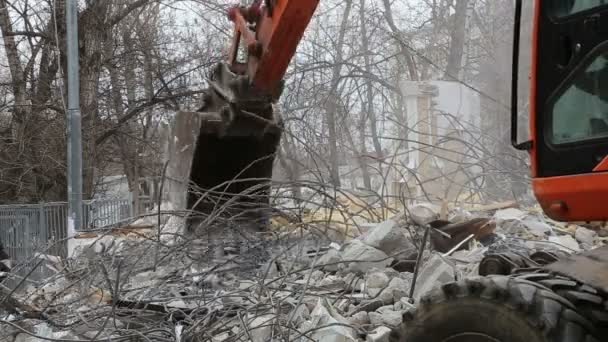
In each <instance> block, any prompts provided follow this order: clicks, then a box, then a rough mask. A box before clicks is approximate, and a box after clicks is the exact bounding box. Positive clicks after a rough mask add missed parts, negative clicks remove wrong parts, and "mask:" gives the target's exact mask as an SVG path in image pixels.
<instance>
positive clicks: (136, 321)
mask: <svg viewBox="0 0 608 342" xmlns="http://www.w3.org/2000/svg"><path fill="white" fill-rule="evenodd" d="M345 203H346V204H345V205H347V206H350V205H349V204H348V203H349V202H345ZM349 208H350V207H349ZM357 208H359V207H357ZM357 208H354V207H353V208H351V209H353V210H354V209H357ZM359 209H360V208H359ZM311 215H312V214H311ZM332 215H334V214H333V213H332ZM168 216H169V215H167V217H165V216H164V214H163V222H164V221H166V223H164V224H163V226H162V227H161V230H160V231H161V244H160V245H157V244H156V241H157V240H156V236H155V235H154V234H157V232H158V231H159V230H158V229H157V227H153V228H152V229H148V230H147V231H146V233H145V234H143V233H141V232H140V231H138V230H136V229H135V228H130V229H122V228H121V229H114V230H113V231H112V232H95V233H94V234H91V235H90V237H87V236H89V235H86V234H85V235H83V236H81V238H79V239H76V240H75V243H74V245H75V246H76V249H75V250H74V257H73V258H70V259H64V258H59V257H56V256H53V255H52V254H50V253H48V252H45V253H46V254H45V255H40V257H39V259H44V260H46V261H48V262H49V263H50V264H52V266H53V268H52V269H53V270H54V271H53V272H54V274H53V276H52V277H50V278H48V279H46V280H44V281H40V282H36V281H32V282H27V284H26V286H23V287H24V288H23V289H20V291H15V293H14V294H12V295H11V296H7V298H8V300H7V301H6V303H12V304H14V305H13V306H14V307H11V306H10V305H6V303H5V304H2V305H0V319H1V320H4V321H10V322H15V324H17V323H18V326H20V327H22V328H23V329H26V331H28V332H30V333H32V334H34V335H37V336H40V337H41V338H42V337H44V338H47V339H50V340H70V339H77V340H82V339H99V340H114V339H118V338H124V336H125V334H127V333H128V331H129V330H130V329H137V330H138V332H140V331H161V330H162V331H163V332H172V334H174V338H175V340H177V341H190V340H192V338H193V336H203V335H204V336H206V337H205V339H206V340H210V341H213V342H232V341H245V340H251V341H255V342H258V341H259V342H266V341H271V340H278V339H283V338H284V337H285V338H289V339H290V340H295V341H311V340H313V341H321V342H343V341H344V342H351V341H373V342H384V341H389V335H390V333H391V330H392V329H393V328H394V327H397V326H399V325H400V324H401V320H402V315H403V313H404V312H406V311H408V310H412V309H415V307H416V305H417V303H418V302H419V300H420V298H421V296H422V295H423V294H425V293H428V292H429V291H431V290H432V289H433V288H435V287H437V286H441V285H442V284H445V283H448V282H451V281H454V280H458V279H461V278H462V277H464V276H476V275H478V274H480V273H487V274H497V273H499V272H502V273H506V274H509V273H510V272H512V270H513V269H514V268H515V267H520V266H521V267H537V266H538V265H543V264H546V263H549V262H552V261H554V260H556V259H557V258H560V257H562V256H565V255H569V254H571V253H573V252H578V251H581V250H588V249H592V248H596V247H598V246H601V245H602V244H604V243H605V241H606V240H607V239H606V238H605V237H604V236H608V233H606V231H608V230H607V229H606V228H605V227H604V226H598V227H595V226H588V225H586V226H584V227H583V226H578V225H576V224H561V223H558V222H554V221H552V220H550V219H547V218H545V217H544V216H542V214H540V213H539V211H535V210H527V209H524V208H515V205H513V204H512V203H505V204H496V205H490V206H482V207H478V208H451V207H447V206H445V205H444V206H443V209H442V207H440V206H437V205H434V204H429V203H421V204H414V205H411V206H410V207H409V208H408V211H407V215H406V214H405V213H402V214H397V215H395V216H393V217H392V218H391V219H388V220H384V221H383V222H379V223H374V221H372V220H371V218H372V216H373V215H369V216H370V217H369V222H364V223H362V224H359V223H360V222H358V224H359V226H365V227H367V228H369V229H367V228H366V229H364V230H363V231H364V234H363V235H360V236H359V235H356V234H355V235H356V236H353V237H352V238H350V239H346V240H339V242H340V244H337V243H336V242H335V241H332V240H331V239H327V238H325V237H324V238H320V237H319V235H318V234H316V233H312V231H315V232H319V231H324V230H326V229H328V228H331V227H330V226H331V225H330V224H329V223H328V224H325V225H324V224H320V225H319V226H312V223H305V225H306V227H307V228H309V230H310V231H311V233H310V234H308V235H306V237H303V234H302V231H299V232H297V234H296V233H291V232H285V231H282V230H280V229H279V228H280V227H276V226H277V225H284V226H290V227H293V226H295V224H294V223H293V221H290V220H278V219H275V220H274V221H273V222H274V223H273V224H274V225H275V228H276V229H277V230H278V231H280V233H277V234H276V236H279V237H280V238H279V239H275V237H272V238H266V237H264V238H260V239H259V240H260V242H259V243H258V242H256V244H253V243H249V244H250V245H252V246H253V247H252V246H246V247H247V248H249V249H251V252H247V253H249V254H242V255H241V254H240V253H244V252H243V251H244V250H246V249H245V247H243V244H240V245H239V244H238V243H236V242H233V241H223V242H222V243H225V244H226V245H227V246H228V248H226V249H225V250H226V251H227V252H226V253H224V255H222V256H220V257H219V258H216V256H215V255H213V256H210V255H211V254H212V251H214V248H213V247H214V246H213V245H212V244H211V243H209V241H208V240H206V239H205V238H204V236H202V237H201V236H196V237H189V236H187V235H185V234H187V232H185V231H184V224H185V223H184V219H183V218H179V217H176V216H170V217H168ZM332 217H333V216H332ZM376 217H390V215H388V213H385V212H382V215H377V216H376ZM165 219H166V220H165ZM311 221H312V219H311ZM316 221H317V222H324V221H323V220H320V219H318V218H317V220H316ZM351 221H352V220H351ZM378 221H380V220H378ZM152 224H156V219H155V218H154V219H143V220H140V221H139V222H138V221H136V222H134V223H133V224H132V225H131V226H132V227H136V226H137V227H139V226H144V225H152ZM317 224H318V223H317ZM349 224H350V223H349ZM427 225H428V226H430V227H432V228H431V230H430V231H431V237H430V243H428V244H427V248H426V250H425V251H423V253H422V259H421V264H420V265H419V272H418V275H417V278H416V281H415V292H414V294H413V298H410V290H411V288H412V284H413V283H414V276H413V271H414V268H415V266H416V263H417V257H418V253H419V251H418V250H417V249H416V247H415V246H420V242H421V238H422V235H423V233H424V229H426V227H427ZM106 233H107V234H106ZM150 234H152V235H150ZM315 234H316V235H315ZM273 236H274V235H273ZM266 239H268V240H266ZM341 239H342V238H341ZM465 239H468V240H467V241H466V243H462V244H461V242H463V241H465ZM226 240H229V239H228V238H227V239H226ZM268 241H270V242H268ZM286 246H287V247H286ZM260 250H261V252H260ZM235 251H237V252H235ZM262 252H263V253H262ZM403 252H406V253H403ZM157 253H158V258H156V254H157ZM261 255H263V257H261ZM315 260H316V261H315ZM503 263H506V264H507V266H508V267H506V268H505V267H503V266H504V265H503ZM252 265H254V266H255V267H254V266H252ZM480 265H482V266H483V267H481V268H480ZM11 266H14V268H19V265H11ZM7 274H9V276H8V278H7V279H9V280H11V281H12V282H11V283H15V284H17V283H19V278H14V279H11V277H10V273H7ZM15 280H16V281H15ZM30 283H31V284H30ZM6 284H9V282H6ZM117 286H118V287H117ZM117 289H118V290H117ZM2 291H3V290H2V287H0V297H4V296H6V295H7V294H8V293H4V292H2ZM117 291H118V292H117ZM115 294H117V296H115ZM40 308H53V309H52V310H47V312H45V314H48V315H49V316H48V317H49V318H52V319H53V322H59V323H61V324H57V325H51V324H47V322H45V319H46V317H39V319H32V318H31V317H36V316H35V313H36V312H40ZM111 312H120V313H121V314H120V315H113V316H108V315H111V314H109V313H111ZM25 317H30V318H28V319H26V318H25ZM82 317H85V318H86V319H87V321H86V323H85V322H84V321H83V318H82ZM167 317H171V319H166V318H167ZM107 318H112V320H111V324H106V320H107ZM186 322H187V323H188V324H189V325H186ZM58 326H65V327H67V328H57V327H58ZM159 326H162V329H158V328H159ZM190 327H191V328H190ZM5 328H6V329H5ZM7 331H10V336H9V337H6V338H5V336H6V334H5V332H7ZM304 335H305V336H304ZM166 338H167V337H166V336H164V335H163V336H161V335H157V336H156V335H150V336H146V339H149V340H159V339H166ZM37 340H38V339H36V338H34V337H32V336H31V335H28V334H24V333H23V332H19V331H18V330H16V329H12V327H3V328H0V341H1V342H5V341H6V342H15V341H26V342H29V341H37Z"/></svg>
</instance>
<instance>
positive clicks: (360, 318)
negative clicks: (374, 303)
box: [348, 311, 370, 326]
mask: <svg viewBox="0 0 608 342" xmlns="http://www.w3.org/2000/svg"><path fill="white" fill-rule="evenodd" d="M348 322H349V323H350V324H351V325H353V326H363V325H367V324H369V323H370V322H369V314H368V313H367V311H359V312H357V313H356V314H354V315H352V316H351V317H349V318H348Z"/></svg>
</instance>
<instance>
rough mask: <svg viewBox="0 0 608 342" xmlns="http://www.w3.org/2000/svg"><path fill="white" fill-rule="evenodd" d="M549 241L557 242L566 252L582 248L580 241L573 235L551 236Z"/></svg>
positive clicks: (577, 250)
mask: <svg viewBox="0 0 608 342" xmlns="http://www.w3.org/2000/svg"><path fill="white" fill-rule="evenodd" d="M549 241H550V242H553V243H555V244H556V245H557V246H558V248H559V249H561V250H563V251H565V252H579V251H580V250H581V248H580V246H579V244H578V242H576V240H575V239H574V238H573V237H572V236H571V235H561V236H550V237H549Z"/></svg>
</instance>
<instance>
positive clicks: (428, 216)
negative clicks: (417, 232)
mask: <svg viewBox="0 0 608 342" xmlns="http://www.w3.org/2000/svg"><path fill="white" fill-rule="evenodd" d="M408 212H409V214H410V218H411V219H412V221H413V222H414V223H416V224H417V225H419V226H424V225H426V224H427V223H429V222H431V221H434V220H437V219H439V215H440V213H441V208H440V207H439V206H437V205H434V204H431V203H419V204H416V205H414V206H412V207H410V208H408Z"/></svg>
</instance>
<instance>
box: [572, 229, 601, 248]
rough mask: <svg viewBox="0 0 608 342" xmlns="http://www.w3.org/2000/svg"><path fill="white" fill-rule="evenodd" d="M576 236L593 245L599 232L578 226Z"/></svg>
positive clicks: (577, 239)
mask: <svg viewBox="0 0 608 342" xmlns="http://www.w3.org/2000/svg"><path fill="white" fill-rule="evenodd" d="M574 237H575V238H576V241H578V242H580V243H582V244H586V245H587V246H588V247H592V246H593V245H594V244H595V238H596V237H597V233H596V232H594V231H593V230H591V229H587V228H585V227H578V228H576V232H575V234H574Z"/></svg>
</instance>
